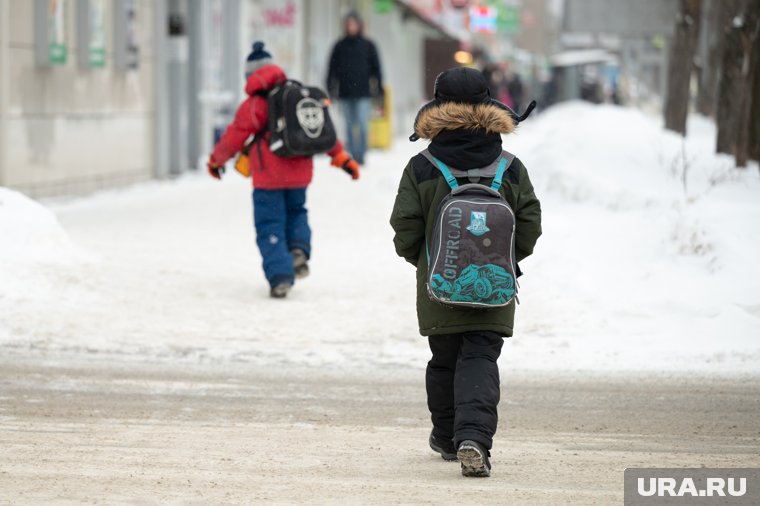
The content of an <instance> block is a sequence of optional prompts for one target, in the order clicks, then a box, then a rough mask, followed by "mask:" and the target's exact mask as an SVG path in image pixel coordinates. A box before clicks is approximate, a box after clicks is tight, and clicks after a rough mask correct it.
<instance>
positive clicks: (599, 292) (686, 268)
mask: <svg viewBox="0 0 760 506" xmlns="http://www.w3.org/2000/svg"><path fill="white" fill-rule="evenodd" d="M688 131H689V135H688V137H687V138H686V139H683V138H682V137H680V136H678V135H676V134H673V133H671V132H666V131H664V130H663V129H662V128H661V122H660V120H659V119H655V118H652V117H649V116H647V115H645V114H643V113H641V112H638V111H635V110H630V109H624V108H619V107H614V106H591V105H588V104H584V103H569V104H564V105H560V106H557V107H554V108H552V109H550V110H549V111H547V112H546V113H545V114H543V115H541V116H539V117H537V118H536V119H535V120H533V121H532V122H527V123H526V124H525V125H524V126H523V127H521V129H520V132H519V134H518V135H516V136H515V137H514V138H513V139H508V140H507V141H506V143H507V149H509V150H512V151H514V152H515V153H517V154H518V155H519V156H520V157H521V158H522V159H523V161H524V162H525V164H526V166H527V167H528V168H529V170H530V173H531V177H532V179H533V182H534V184H535V186H536V191H537V193H538V194H539V196H540V197H541V198H542V204H543V211H544V237H542V238H541V239H540V242H539V244H538V247H537V248H536V255H535V258H533V259H530V260H528V261H526V262H525V264H526V265H525V267H524V270H525V271H526V276H525V278H524V280H523V281H522V284H523V286H524V288H523V292H524V296H523V298H522V300H523V302H524V304H523V306H522V307H521V308H520V309H521V311H520V316H519V318H518V329H517V330H518V333H521V334H523V336H524V338H523V339H520V340H514V341H513V342H512V343H510V344H511V345H512V346H514V348H515V350H514V353H515V355H516V357H515V365H516V366H521V365H524V366H526V367H528V368H534V367H545V366H550V367H562V368H576V367H577V368H590V369H620V368H659V369H674V368H675V369H681V368H692V367H693V368H702V367H707V368H712V367H715V368H721V369H723V370H747V369H750V370H754V371H758V370H760V366H759V364H760V293H758V291H757V288H758V286H760V284H759V283H758V282H760V264H759V263H758V262H757V261H756V259H755V258H754V257H755V256H756V252H757V251H758V250H759V249H760V227H757V226H755V225H754V224H756V223H757V222H758V220H760V199H758V196H760V177H759V175H758V167H757V165H756V164H755V165H753V166H752V167H750V168H748V169H744V170H741V169H734V168H733V166H734V164H733V161H732V159H731V158H730V157H728V156H724V155H716V154H715V153H714V146H715V129H714V126H713V124H712V123H711V122H709V121H708V120H706V119H704V118H701V117H692V118H690V121H689V125H688ZM537 343H541V345H538V344H537ZM523 348H532V349H526V350H523ZM547 353H548V355H547ZM508 360H509V359H508Z"/></svg>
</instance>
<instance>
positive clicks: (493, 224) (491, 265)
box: [428, 152, 517, 308]
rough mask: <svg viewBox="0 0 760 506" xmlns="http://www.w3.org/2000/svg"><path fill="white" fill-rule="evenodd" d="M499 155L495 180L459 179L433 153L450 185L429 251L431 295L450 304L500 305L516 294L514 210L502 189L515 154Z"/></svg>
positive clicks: (488, 306) (505, 303) (494, 306)
mask: <svg viewBox="0 0 760 506" xmlns="http://www.w3.org/2000/svg"><path fill="white" fill-rule="evenodd" d="M509 156H510V155H508V153H506V152H505V153H504V155H503V156H502V157H501V158H499V160H498V162H497V163H498V165H497V168H496V174H495V176H494V179H493V183H492V184H491V186H485V185H482V184H479V183H469V184H464V185H461V186H460V185H459V183H458V182H457V179H456V178H455V177H454V176H453V175H452V173H451V171H450V170H449V168H448V167H447V166H446V165H445V164H444V163H443V162H441V161H440V160H438V159H436V158H434V159H433V160H434V161H435V164H436V165H437V166H438V169H439V170H440V171H441V172H442V173H443V175H444V177H445V179H446V182H447V183H448V184H449V186H450V187H451V193H450V194H449V195H447V196H446V197H445V198H444V199H443V201H442V202H441V204H440V206H439V207H438V212H437V213H436V218H435V223H434V225H433V234H432V244H431V245H429V248H428V251H429V254H430V258H429V261H428V295H429V296H430V298H431V299H432V300H434V301H437V302H440V303H442V304H444V305H448V306H460V307H461V306H465V307H472V308H497V307H503V306H506V305H508V304H510V303H511V302H512V300H513V299H514V298H515V296H516V294H517V286H516V282H515V279H516V273H515V224H516V223H515V215H514V212H513V211H512V209H511V208H510V207H509V204H508V203H507V201H506V200H505V199H504V197H503V196H502V195H501V193H499V188H500V187H501V182H502V179H503V177H504V172H505V170H506V169H507V167H508V165H509V163H510V162H511V159H510V158H509Z"/></svg>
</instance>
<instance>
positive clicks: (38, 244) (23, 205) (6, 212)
mask: <svg viewBox="0 0 760 506" xmlns="http://www.w3.org/2000/svg"><path fill="white" fill-rule="evenodd" d="M0 237H2V248H0V261H2V262H4V263H5V262H13V263H16V264H36V263H66V262H70V261H76V260H78V259H80V257H81V251H79V250H78V249H77V248H76V247H75V246H74V244H73V243H72V242H71V240H70V239H69V237H68V236H67V235H66V233H65V232H64V231H63V229H62V228H61V226H60V224H59V223H58V219H57V218H56V216H55V214H54V213H53V212H52V211H50V210H49V209H48V208H46V207H44V206H43V205H41V204H39V203H37V202H35V201H34V200H32V199H30V198H28V197H26V196H25V195H23V194H21V193H19V192H16V191H13V190H9V189H8V188H2V187H0ZM3 270H4V271H7V269H3Z"/></svg>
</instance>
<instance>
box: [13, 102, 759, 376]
mask: <svg viewBox="0 0 760 506" xmlns="http://www.w3.org/2000/svg"><path fill="white" fill-rule="evenodd" d="M689 132H690V133H689V136H688V138H687V139H686V140H685V141H684V140H682V139H681V138H680V137H678V136H677V135H674V134H670V133H667V132H665V131H664V130H663V129H662V128H661V122H660V121H659V120H658V119H657V118H652V117H649V116H646V115H644V114H642V113H640V112H637V111H634V110H629V109H623V108H616V107H609V106H592V105H589V104H581V103H571V104H565V105H561V106H556V107H553V108H552V109H550V110H548V111H546V112H545V113H543V114H542V115H540V116H537V117H536V118H531V119H530V120H529V121H527V122H526V123H524V124H523V125H521V126H520V128H519V131H518V133H517V134H515V135H510V136H507V137H505V148H506V149H508V150H509V151H512V152H514V153H515V154H517V155H518V156H519V157H520V158H521V159H522V160H523V162H524V163H525V165H526V166H527V167H528V169H529V171H530V175H531V178H532V180H533V183H534V185H535V186H536V192H537V194H538V196H539V198H540V199H541V202H542V206H543V210H544V236H543V237H542V238H541V239H540V240H539V243H538V246H537V247H536V253H535V255H534V256H533V257H531V258H529V259H526V260H525V261H524V262H522V263H521V267H522V269H523V271H524V272H525V276H524V277H522V278H521V280H520V281H521V297H520V300H521V303H522V304H521V305H520V306H519V308H518V311H517V327H516V329H515V337H514V338H513V339H509V340H508V341H507V343H506V345H505V347H504V353H503V356H502V360H501V362H502V366H503V367H504V368H505V370H507V371H508V370H565V371H566V370H593V371H621V370H648V371H686V370H697V371H701V372H721V373H727V372H752V373H755V374H757V373H760V292H758V290H757V288H758V286H760V283H759V282H760V262H757V261H756V258H754V256H756V252H757V251H758V250H760V227H757V226H756V224H757V223H758V221H759V220H760V199H758V195H760V177H758V168H757V165H753V166H752V167H750V168H749V169H746V170H737V169H734V168H733V163H732V162H731V160H730V158H728V157H724V156H718V155H715V154H714V153H713V147H714V138H715V130H714V126H713V125H712V124H711V123H710V122H709V121H706V120H704V119H701V118H692V119H691V120H690V122H689ZM424 147H425V146H424V144H423V143H422V142H417V143H414V144H412V143H409V142H407V141H406V140H402V139H399V140H397V142H396V144H395V146H394V150H393V151H391V152H387V153H375V152H373V153H371V154H370V157H369V159H368V162H369V164H368V167H367V168H366V170H365V171H364V173H363V175H362V179H361V180H360V181H359V182H352V181H350V180H349V178H348V177H346V175H345V174H344V173H343V172H342V171H339V170H336V169H334V168H331V167H329V166H328V160H327V158H326V157H318V158H317V159H316V165H317V167H316V169H315V182H314V184H313V185H312V187H311V188H310V189H309V197H308V198H309V202H308V205H309V209H310V220H311V224H312V228H313V231H314V239H313V241H314V242H313V247H314V251H313V257H312V262H311V267H312V275H311V277H310V278H309V279H307V280H305V281H303V282H300V283H298V285H297V286H296V288H295V290H294V291H293V292H292V296H291V297H289V298H288V300H285V301H275V300H271V299H269V298H268V296H267V295H268V287H267V285H266V282H265V281H264V279H263V275H262V274H261V269H260V264H261V258H260V257H259V255H258V252H257V251H256V248H255V242H254V234H253V230H252V221H253V220H252V217H251V209H250V186H249V182H248V181H245V180H243V179H242V178H240V177H238V176H237V175H236V174H234V172H232V171H228V176H227V177H226V178H225V179H224V181H222V182H221V183H219V182H217V181H214V180H211V179H210V178H208V177H204V176H205V175H200V176H198V177H192V176H190V177H185V178H182V179H180V180H178V181H172V182H152V183H148V184H143V185H139V186H136V187H133V188H130V189H126V190H120V191H109V192H103V193H101V194H99V195H96V196H93V197H89V198H85V199H80V200H77V201H74V202H70V203H66V204H57V205H55V206H54V210H55V212H56V214H57V215H58V217H59V219H60V220H61V222H62V223H63V225H64V228H65V229H66V231H67V232H68V233H69V234H70V235H71V236H72V238H73V240H74V241H75V242H76V243H77V244H79V245H81V246H82V247H83V248H85V249H86V250H87V251H88V252H89V253H92V254H96V255H97V256H98V258H100V261H99V262H97V263H95V262H89V263H76V262H75V263H71V262H69V263H68V264H58V267H55V268H53V269H48V270H46V271H44V272H43V273H42V274H40V272H39V270H40V269H39V268H38V267H37V266H38V265H39V263H37V262H38V260H43V259H44V260H45V261H47V260H51V261H52V259H57V260H61V259H63V258H76V253H74V250H72V249H71V248H72V247H71V245H70V243H69V242H68V241H67V240H66V239H65V235H64V234H63V233H62V232H61V230H60V228H58V225H57V223H56V221H55V218H54V217H53V216H52V215H50V213H48V212H47V211H45V210H44V209H41V208H40V207H39V206H37V205H36V204H33V203H30V202H29V201H28V200H26V199H23V198H22V197H20V196H16V197H14V198H15V199H16V200H13V202H15V203H14V204H13V206H15V207H13V209H12V212H8V211H7V210H8V209H11V208H6V211H2V210H0V231H4V230H6V229H8V230H10V231H9V232H8V233H7V234H6V233H5V232H3V242H2V247H3V249H6V248H10V249H8V250H7V251H14V253H12V254H9V253H7V252H5V253H0V258H6V257H8V256H9V255H10V256H12V257H13V258H14V259H15V260H14V261H15V262H16V263H17V264H24V262H27V261H28V262H31V263H28V262H27V263H26V264H25V265H32V266H35V268H34V269H33V271H34V272H32V270H29V269H27V270H24V269H22V270H20V271H19V272H20V273H21V274H20V275H22V276H26V277H25V278H24V279H25V281H26V282H25V284H23V285H20V284H17V285H15V286H17V287H22V286H23V287H24V288H25V289H26V290H31V291H34V292H35V293H37V294H38V296H36V297H27V296H23V295H22V294H21V291H19V290H14V291H10V292H7V293H8V295H7V296H6V297H5V298H2V297H0V322H13V325H12V326H10V325H5V326H3V325H0V347H1V348H2V350H3V352H4V353H6V354H13V353H18V354H23V355H28V354H29V353H44V354H45V355H46V356H47V357H48V358H54V357H56V356H58V355H60V356H61V357H66V356H69V354H75V355H76V356H77V357H84V356H87V357H93V358H94V359H96V360H99V359H101V357H107V359H108V360H111V359H113V358H114V357H116V358H118V359H122V360H146V359H147V360H157V361H164V360H167V361H168V360H170V361H180V362H182V361H185V362H189V363H197V362H209V363H222V364H229V363H243V364H266V365H272V364H292V363H298V364H304V365H312V366H319V367H324V368H332V369H339V368H346V367H354V368H359V369H360V370H365V371H376V372H377V371H387V370H388V367H390V366H398V365H403V366H411V367H415V368H422V367H424V365H425V362H426V360H427V358H428V356H429V351H428V349H427V343H426V340H425V339H424V338H421V337H420V336H419V335H418V333H417V326H416V316H415V302H414V297H415V277H414V270H413V268H412V267H411V266H410V265H408V264H406V263H405V262H404V261H403V260H401V259H399V258H397V257H396V256H395V253H394V251H393V244H392V242H391V239H392V231H391V229H390V226H389V225H388V218H389V215H390V212H391V207H392V205H393V199H394V197H395V193H396V189H397V187H398V180H399V178H400V175H401V171H402V169H403V167H404V166H405V165H406V163H407V161H408V160H409V158H410V157H411V156H413V155H414V154H415V153H417V152H418V151H419V150H421V149H424ZM684 169H685V178H684ZM684 181H685V183H684ZM0 195H12V194H10V193H9V192H4V193H2V194H0ZM19 199H20V200H19ZM3 200H4V201H5V200H9V198H7V197H6V198H4V199H3ZM27 214H28V215H29V216H26V215H27ZM22 219H23V220H25V221H24V223H27V222H26V220H27V219H28V220H31V221H32V222H34V223H36V225H35V226H33V227H29V226H22V225H20V224H21V223H22V222H21V220H22ZM9 223H12V225H9ZM30 230H38V231H39V234H41V235H34V234H36V233H34V234H33V233H32V232H30ZM28 234H32V235H28ZM7 237H13V239H12V240H11V241H9V240H7V239H6V238H7ZM11 243H12V246H9V244H11ZM1 255H5V256H1ZM20 258H24V259H26V260H24V262H22V261H20V260H19V259H20ZM33 258H35V259H36V260H30V259H33ZM3 261H5V260H3ZM5 265H6V264H3V266H5ZM45 284H47V288H45V289H44V290H43V288H40V287H44V286H45ZM2 293H3V292H2V291H0V294H2ZM40 294H47V296H40ZM41 314H44V316H45V317H44V318H41V317H40V315H41Z"/></svg>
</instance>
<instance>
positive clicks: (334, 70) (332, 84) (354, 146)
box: [327, 12, 383, 164]
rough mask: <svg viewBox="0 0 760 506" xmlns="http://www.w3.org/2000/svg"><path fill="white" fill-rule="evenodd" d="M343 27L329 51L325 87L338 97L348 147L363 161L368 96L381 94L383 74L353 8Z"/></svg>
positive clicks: (367, 120) (362, 25) (372, 47)
mask: <svg viewBox="0 0 760 506" xmlns="http://www.w3.org/2000/svg"><path fill="white" fill-rule="evenodd" d="M345 31H346V34H345V36H344V37H343V38H342V39H340V40H339V41H338V42H337V43H336V44H335V46H334V47H333V50H332V54H331V55H330V65H329V68H328V71H327V89H328V91H329V92H330V95H331V96H333V97H337V98H338V100H339V101H340V105H341V111H342V112H343V115H344V118H345V120H346V128H347V130H348V131H347V135H346V140H347V144H348V151H349V152H350V153H351V156H353V158H354V159H355V160H356V161H357V162H359V163H360V164H364V154H365V152H366V151H367V124H368V123H369V116H370V98H371V97H375V96H377V97H381V98H382V94H383V76H382V72H381V70H380V58H379V57H378V55H377V48H376V47H375V44H374V43H373V42H372V41H371V40H369V39H367V38H366V37H364V24H363V22H362V20H361V18H360V17H359V15H358V14H357V13H356V12H351V13H349V14H348V15H347V16H346V19H345Z"/></svg>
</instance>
